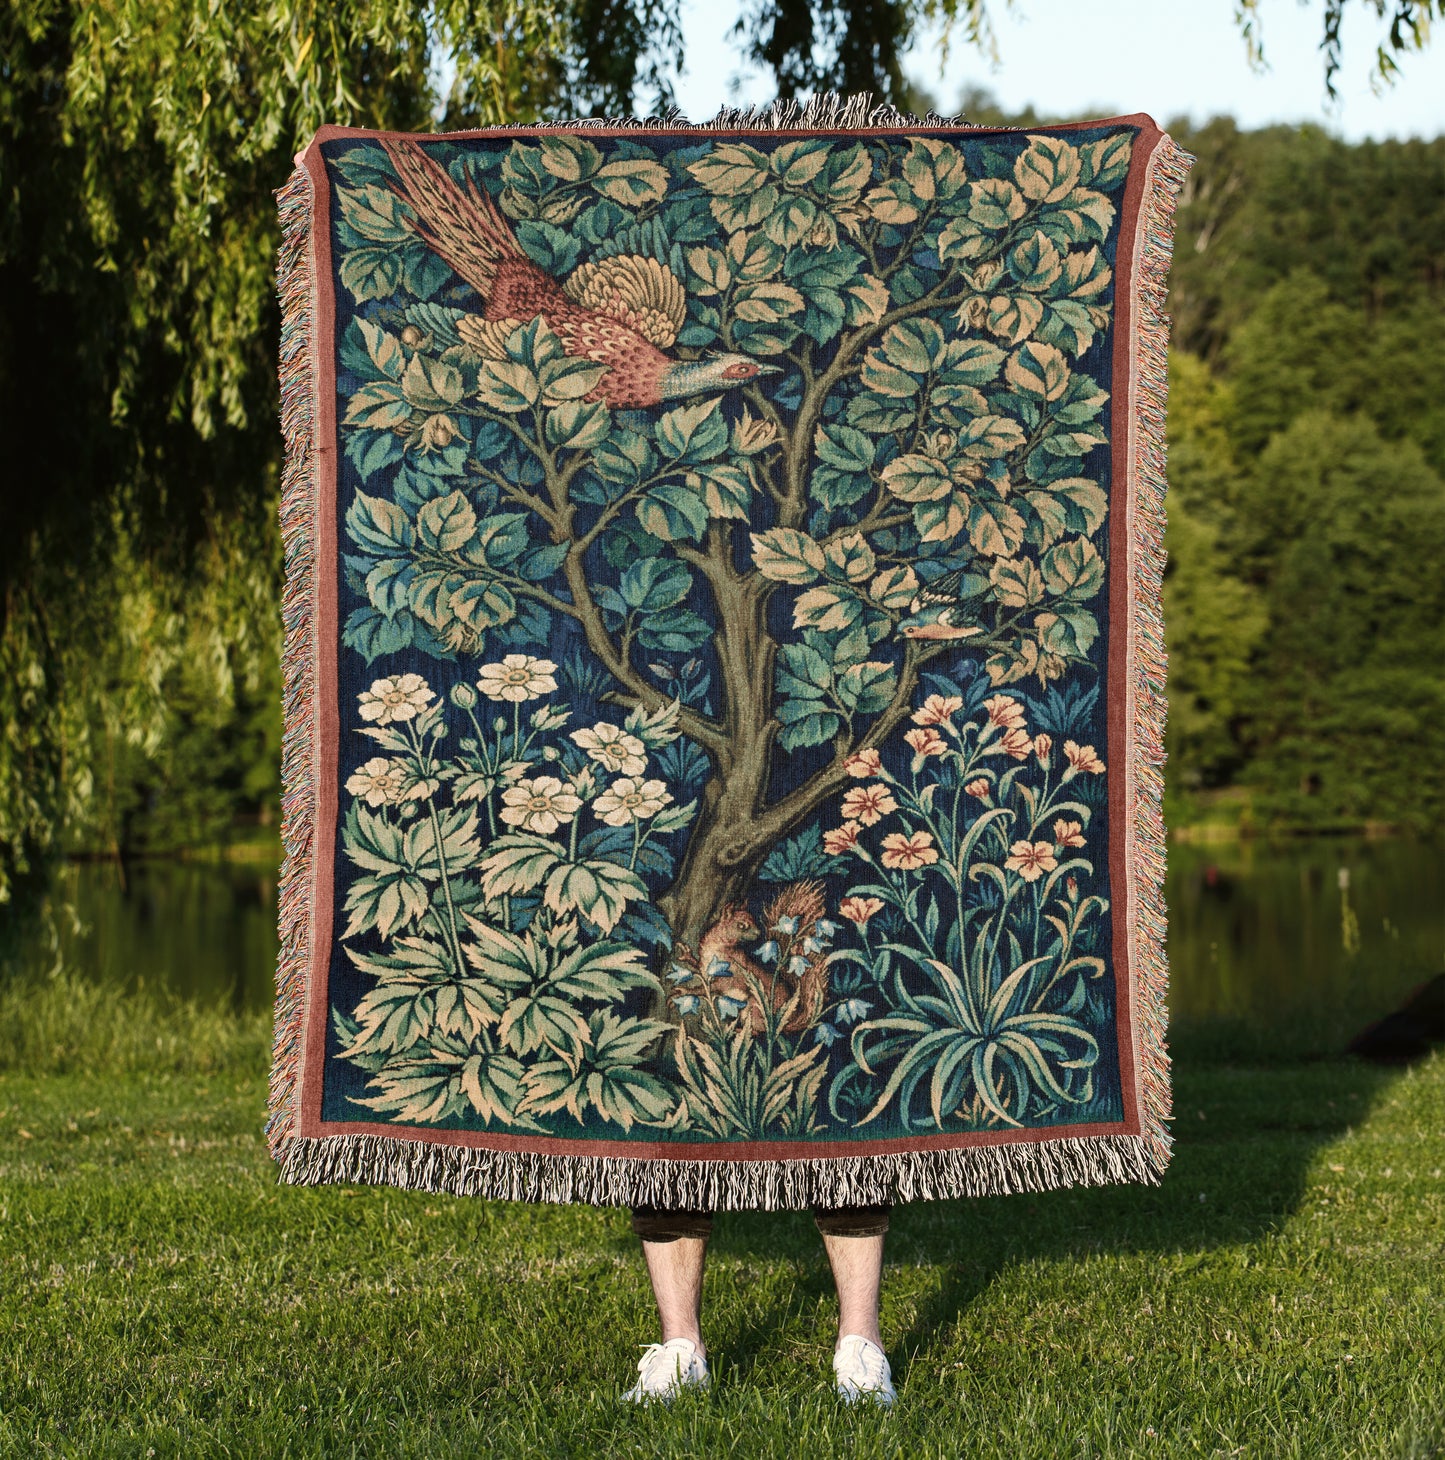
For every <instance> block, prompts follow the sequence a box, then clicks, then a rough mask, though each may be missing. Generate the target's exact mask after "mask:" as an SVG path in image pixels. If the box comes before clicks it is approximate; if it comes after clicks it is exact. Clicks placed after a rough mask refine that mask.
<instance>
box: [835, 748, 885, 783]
mask: <svg viewBox="0 0 1445 1460" xmlns="http://www.w3.org/2000/svg"><path fill="white" fill-rule="evenodd" d="M843 769H844V770H845V771H847V772H848V774H849V775H850V776H856V777H857V778H858V779H859V780H862V779H863V777H864V776H876V775H878V774H880V773H881V771H882V770H883V762H882V761H881V760H880V759H879V757H878V752H877V751H876V750H871V749H870V750H855V751H854V752H853V754H852V755H850V756H849V757H848V759H847V760H845V761H844V762H843Z"/></svg>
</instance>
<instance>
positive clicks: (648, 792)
mask: <svg viewBox="0 0 1445 1460" xmlns="http://www.w3.org/2000/svg"><path fill="white" fill-rule="evenodd" d="M671 800H672V795H671V793H670V792H669V791H668V789H667V787H666V786H665V785H664V784H663V783H662V782H661V781H636V780H632V779H631V778H630V777H627V778H624V779H623V780H620V781H613V783H612V784H611V786H609V787H608V788H607V790H605V791H604V792H603V793H602V794H601V795H600V796H599V797H598V798H597V799H596V801H594V802H593V803H592V809H593V810H594V811H595V812H596V813H597V814H598V816H600V817H601V818H602V820H603V821H605V822H606V823H607V825H608V826H626V825H627V823H628V822H629V821H641V820H642V819H643V818H644V817H648V816H656V815H657V813H658V812H659V811H661V810H662V808H663V807H664V806H666V805H667V803H668V802H669V801H671Z"/></svg>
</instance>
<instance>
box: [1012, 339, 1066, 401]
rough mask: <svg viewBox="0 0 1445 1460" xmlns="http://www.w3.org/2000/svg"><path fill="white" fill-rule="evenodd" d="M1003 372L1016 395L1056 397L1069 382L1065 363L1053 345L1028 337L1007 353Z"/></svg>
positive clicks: (1034, 398)
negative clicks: (1024, 341) (1027, 340)
mask: <svg viewBox="0 0 1445 1460" xmlns="http://www.w3.org/2000/svg"><path fill="white" fill-rule="evenodd" d="M1004 374H1005V376H1006V377H1007V379H1008V382H1009V384H1010V385H1012V386H1013V388H1014V389H1015V390H1016V391H1018V392H1019V394H1020V395H1024V396H1027V397H1029V398H1030V399H1031V400H1058V398H1059V397H1060V396H1061V395H1063V393H1064V391H1065V389H1066V388H1067V386H1068V384H1069V364H1068V361H1067V360H1065V359H1064V355H1063V352H1062V351H1061V350H1059V349H1057V348H1056V347H1055V346H1053V345H1046V344H1043V343H1041V342H1040V341H1037V340H1030V341H1029V342H1028V343H1027V344H1025V345H1022V346H1020V347H1019V348H1018V349H1017V350H1015V351H1014V352H1013V354H1012V355H1010V356H1009V361H1008V365H1007V367H1006V368H1005V370H1004Z"/></svg>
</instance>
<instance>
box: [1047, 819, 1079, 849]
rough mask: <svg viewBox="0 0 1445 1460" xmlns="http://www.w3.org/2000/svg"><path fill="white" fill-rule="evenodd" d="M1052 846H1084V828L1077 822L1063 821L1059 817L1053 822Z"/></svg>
mask: <svg viewBox="0 0 1445 1460" xmlns="http://www.w3.org/2000/svg"><path fill="white" fill-rule="evenodd" d="M1054 845H1055V846H1056V847H1081V846H1083V845H1084V828H1083V826H1082V824H1081V823H1079V822H1077V821H1065V820H1064V819H1063V817H1060V818H1059V819H1058V820H1057V821H1056V822H1054Z"/></svg>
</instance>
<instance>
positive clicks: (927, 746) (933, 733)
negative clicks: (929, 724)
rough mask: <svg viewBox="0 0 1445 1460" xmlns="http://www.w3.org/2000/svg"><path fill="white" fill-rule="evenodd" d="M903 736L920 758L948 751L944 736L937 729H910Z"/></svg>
mask: <svg viewBox="0 0 1445 1460" xmlns="http://www.w3.org/2000/svg"><path fill="white" fill-rule="evenodd" d="M903 738H904V740H906V741H907V742H908V744H909V745H911V746H912V747H913V754H914V755H915V756H916V757H917V758H918V759H919V760H922V759H923V757H924V756H926V755H944V754H946V753H947V751H948V746H947V745H945V744H944V742H943V736H941V735H940V734H939V733H938V731H937V730H932V729H929V730H910V731H909V732H908V734H907V735H905V736H904V737H903Z"/></svg>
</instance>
